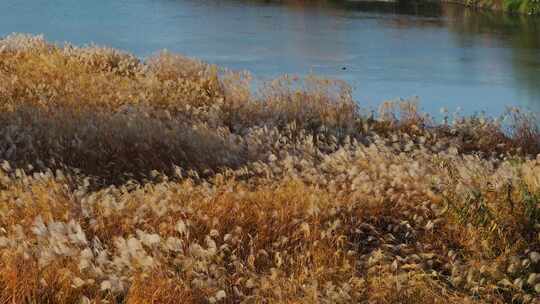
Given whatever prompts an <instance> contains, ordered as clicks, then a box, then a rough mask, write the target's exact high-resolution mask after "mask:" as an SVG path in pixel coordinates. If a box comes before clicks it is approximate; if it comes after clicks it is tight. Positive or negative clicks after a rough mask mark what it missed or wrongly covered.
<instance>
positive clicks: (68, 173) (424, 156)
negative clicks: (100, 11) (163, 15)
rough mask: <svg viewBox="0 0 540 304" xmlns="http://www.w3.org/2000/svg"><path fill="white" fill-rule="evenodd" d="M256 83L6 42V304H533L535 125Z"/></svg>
mask: <svg viewBox="0 0 540 304" xmlns="http://www.w3.org/2000/svg"><path fill="white" fill-rule="evenodd" d="M248 80H249V79H248V78H247V76H246V75H242V74H235V73H227V72H224V71H222V70H220V69H217V68H216V67H213V66H209V65H206V64H204V63H200V62H196V61H194V60H190V59H186V58H183V57H180V56H176V55H171V54H165V53H164V54H159V55H156V56H155V57H153V58H151V59H148V60H146V61H144V62H141V61H140V60H138V59H137V58H135V57H133V56H131V55H129V54H125V53H121V52H118V51H116V50H112V49H105V48H97V47H87V48H76V47H72V46H65V47H57V46H53V45H51V44H48V43H46V42H44V41H43V40H42V39H40V38H39V37H26V36H17V35H16V36H10V37H8V38H6V39H4V40H0V117H1V118H0V160H1V162H2V166H1V167H2V168H1V169H0V256H1V258H0V303H508V302H515V303H540V300H539V295H540V274H539V273H540V205H539V203H538V202H539V197H540V158H536V155H537V153H538V152H540V139H539V132H538V130H537V127H536V126H537V122H536V120H535V118H534V117H532V116H530V115H527V114H523V113H520V112H519V111H517V110H512V111H509V113H508V114H507V115H505V117H502V118H501V119H489V118H483V117H465V118H463V117H461V118H460V117H452V118H449V119H448V121H446V120H445V121H444V122H442V123H434V122H432V121H430V119H429V118H428V117H426V116H425V115H422V114H419V113H418V112H417V111H416V108H415V106H414V104H411V103H401V104H385V105H384V106H383V107H382V108H381V113H379V114H377V115H371V116H370V115H365V114H362V113H363V112H362V111H361V110H360V109H359V108H358V106H357V104H356V103H355V102H354V101H353V100H352V98H351V96H350V91H349V89H348V88H347V87H346V86H345V85H343V84H341V83H339V82H333V81H327V80H321V79H315V78H310V79H305V80H303V81H299V82H298V81H293V80H291V79H287V78H282V79H279V80H276V81H274V82H272V83H269V84H268V85H267V86H265V87H263V88H261V91H260V92H257V93H253V92H251V91H250V89H249V82H248ZM503 119H504V122H503ZM450 120H451V121H450ZM503 125H504V126H506V127H502V126H503Z"/></svg>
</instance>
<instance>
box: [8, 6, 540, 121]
mask: <svg viewBox="0 0 540 304" xmlns="http://www.w3.org/2000/svg"><path fill="white" fill-rule="evenodd" d="M308 2H310V1H301V0H300V1H287V0H283V1H281V2H279V3H274V2H269V1H247V0H244V1H240V0H129V1H128V0H92V1H74V0H31V1H20V0H2V1H0V35H7V34H9V33H12V32H22V33H33V34H44V36H45V38H46V39H47V40H51V41H55V42H64V41H68V42H72V43H74V44H78V45H84V44H89V43H96V44H99V45H106V46H111V47H115V48H120V49H124V50H127V51H130V52H132V53H134V54H136V55H138V56H140V57H147V56H149V55H151V54H153V53H155V52H157V51H159V50H161V49H168V50H170V51H173V52H178V53H182V54H185V55H187V56H192V57H197V58H200V59H203V60H205V61H207V62H211V63H216V64H219V65H221V66H224V67H227V68H231V69H236V70H248V71H250V72H251V73H252V74H253V75H254V76H255V77H257V78H259V79H269V78H272V77H276V76H278V75H281V74H285V73H287V74H294V75H307V74H309V73H314V74H317V75H324V76H327V77H331V78H338V79H343V80H346V81H347V82H349V83H350V84H351V85H352V87H353V88H354V97H355V98H356V99H357V100H358V101H359V103H360V104H361V105H363V106H366V107H376V106H377V105H378V104H379V103H380V102H382V101H384V100H389V99H395V98H409V97H414V96H418V98H419V99H420V101H421V106H422V108H423V109H424V110H426V111H428V112H432V113H437V112H438V111H439V109H440V108H441V107H446V108H449V109H451V110H452V109H455V108H457V107H461V108H462V109H463V112H464V113H474V112H480V111H484V112H487V113H489V114H495V115H497V114H499V113H501V112H503V111H504V109H505V107H507V106H521V107H525V108H529V109H531V110H534V111H539V112H540V18H527V17H510V16H505V15H502V14H495V13H487V12H475V11H472V10H468V9H465V8H462V7H460V6H456V5H439V4H423V5H397V4H393V3H380V2H379V3H377V2H354V3H353V2H344V1H337V2H336V1H329V2H323V3H321V2H318V3H317V4H309V3H308ZM312 2H313V1H312ZM315 2H316V1H315Z"/></svg>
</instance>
